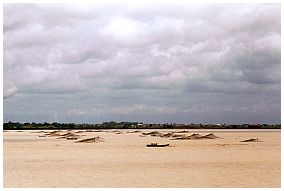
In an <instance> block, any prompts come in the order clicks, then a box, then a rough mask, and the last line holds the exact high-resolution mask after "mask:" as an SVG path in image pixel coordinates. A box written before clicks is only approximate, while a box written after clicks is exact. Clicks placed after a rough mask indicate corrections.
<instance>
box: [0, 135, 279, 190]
mask: <svg viewBox="0 0 284 191" xmlns="http://www.w3.org/2000/svg"><path fill="white" fill-rule="evenodd" d="M129 131H132V132H133V131H134V130H129ZM166 131H167V130H163V132H166ZM179 131H180V130H179ZM32 132H33V133H32ZM73 132H76V131H73ZM142 132H149V131H148V130H142ZM193 132H196V133H200V134H201V135H206V134H208V133H210V132H213V133H214V134H215V135H217V136H219V137H221V138H222V139H214V140H170V139H169V138H160V137H152V136H146V137H140V136H139V135H141V132H138V133H126V131H124V133H121V134H116V133H115V132H112V131H109V132H82V133H77V134H79V135H81V137H80V139H84V138H89V137H92V136H98V135H99V136H100V137H102V138H104V140H105V142H99V143H75V140H66V139H57V138H58V137H39V135H43V134H44V133H35V131H23V132H15V131H8V132H4V133H3V136H4V156H3V160H4V167H3V170H4V187H48V188H50V187H61V188H62V187H64V188H70V187H142V188H147V187H160V188H167V187H191V188H196V187H202V188H214V187H280V162H281V160H280V136H281V135H280V134H281V133H280V130H262V131H257V130H250V131H241V130H229V131H228V130H227V131H222V130H221V131H220V130H215V131H213V130H210V131H208V130H202V131H198V130H194V131H192V132H189V133H185V135H190V134H192V133H193ZM249 138H258V139H259V141H260V142H240V141H242V140H245V139H249ZM151 142H157V143H169V144H170V147H163V148H149V147H146V144H149V143H151Z"/></svg>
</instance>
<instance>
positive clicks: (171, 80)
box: [3, 4, 281, 124]
mask: <svg viewBox="0 0 284 191" xmlns="http://www.w3.org/2000/svg"><path fill="white" fill-rule="evenodd" d="M280 15H281V14H280V4H245V5H237V4H227V5H226V4H204V5H201V4H200V5H199V4H195V5H190V4H154V5H153V4H94V5H80V4H76V5H74V4H73V5H72V4H65V5H63V4H50V5H47V4H6V5H4V16H3V20H4V21H3V23H4V29H3V31H4V34H3V38H4V53H3V54H4V71H3V72H4V79H3V83H4V89H3V94H4V121H5V122H7V121H20V122H44V121H48V122H54V121H57V122H75V123H81V122H84V123H98V122H103V121H110V120H114V121H140V122H145V123H146V122H156V123H167V122H168V123H234V124H242V123H280V122H281V116H280V115H281V112H280V111H281V104H280V101H281V91H280V89H281V82H280V79H281V70H280V68H281V62H280V57H281V51H280V49H281V47H280V45H281V43H280V38H281V33H280V28H281V24H280V17H281V16H280Z"/></svg>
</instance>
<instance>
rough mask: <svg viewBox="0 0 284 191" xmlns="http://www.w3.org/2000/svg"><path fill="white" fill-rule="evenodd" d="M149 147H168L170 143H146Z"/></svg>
mask: <svg viewBox="0 0 284 191" xmlns="http://www.w3.org/2000/svg"><path fill="white" fill-rule="evenodd" d="M146 146H147V147H168V146H170V144H158V143H151V144H148V145H146Z"/></svg>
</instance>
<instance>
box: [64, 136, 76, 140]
mask: <svg viewBox="0 0 284 191" xmlns="http://www.w3.org/2000/svg"><path fill="white" fill-rule="evenodd" d="M66 139H67V140H77V139H78V138H77V137H66Z"/></svg>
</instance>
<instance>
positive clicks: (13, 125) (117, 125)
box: [3, 121, 281, 130]
mask: <svg viewBox="0 0 284 191" xmlns="http://www.w3.org/2000/svg"><path fill="white" fill-rule="evenodd" d="M37 129H281V125H280V124H276V125H268V124H242V125H226V124H206V125H204V124H176V123H166V124H156V123H147V124H145V123H138V122H114V121H110V122H103V123H99V124H74V123H57V122H54V123H47V122H45V123H19V122H10V121H9V122H8V123H4V124H3V130H37Z"/></svg>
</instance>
